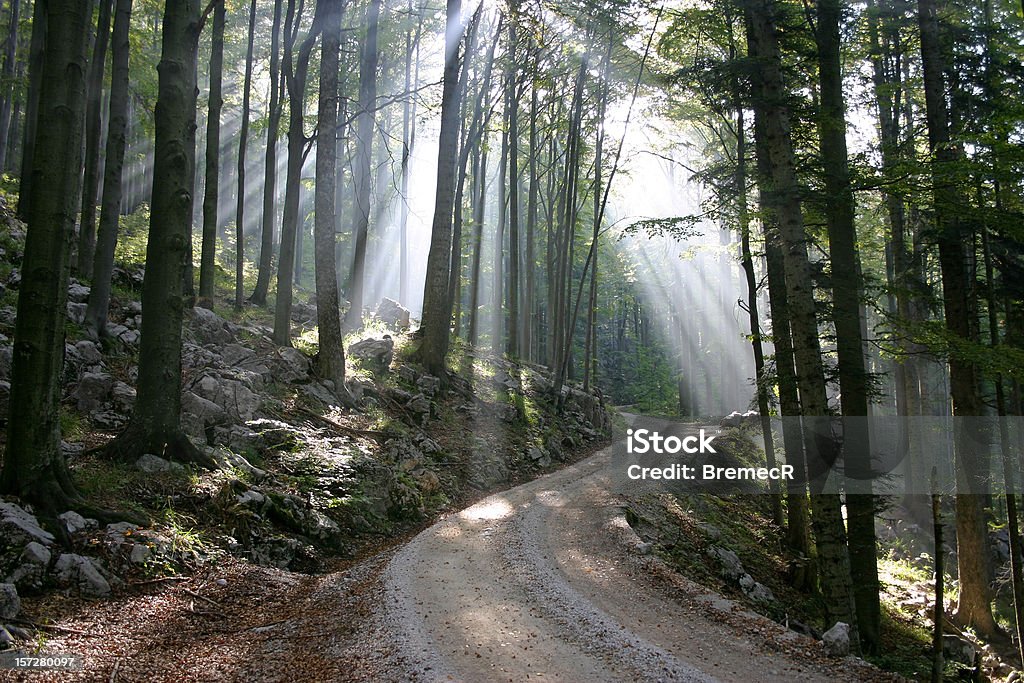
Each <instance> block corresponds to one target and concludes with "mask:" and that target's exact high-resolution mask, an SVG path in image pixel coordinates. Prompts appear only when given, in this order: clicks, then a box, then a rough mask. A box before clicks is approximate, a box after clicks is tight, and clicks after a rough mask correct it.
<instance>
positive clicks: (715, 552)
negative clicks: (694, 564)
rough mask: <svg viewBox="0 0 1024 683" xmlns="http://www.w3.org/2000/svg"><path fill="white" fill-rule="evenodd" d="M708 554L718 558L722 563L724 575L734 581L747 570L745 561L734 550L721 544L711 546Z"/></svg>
mask: <svg viewBox="0 0 1024 683" xmlns="http://www.w3.org/2000/svg"><path fill="white" fill-rule="evenodd" d="M708 555H710V556H711V557H713V558H715V559H717V560H718V561H719V563H720V564H721V570H720V571H721V573H722V576H724V577H726V578H727V579H732V580H733V581H739V580H740V578H741V577H743V576H744V575H745V574H746V573H747V572H746V571H745V570H744V569H743V563H742V562H740V558H739V556H738V555H736V553H734V552H733V551H731V550H729V549H727V548H722V547H719V546H711V548H709V549H708Z"/></svg>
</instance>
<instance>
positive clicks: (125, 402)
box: [110, 382, 135, 413]
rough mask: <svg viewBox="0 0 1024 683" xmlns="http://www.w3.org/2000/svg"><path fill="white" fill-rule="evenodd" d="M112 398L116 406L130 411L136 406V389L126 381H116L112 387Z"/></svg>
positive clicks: (127, 411)
mask: <svg viewBox="0 0 1024 683" xmlns="http://www.w3.org/2000/svg"><path fill="white" fill-rule="evenodd" d="M110 398H111V400H113V402H114V407H115V408H117V409H118V410H120V411H122V412H124V413H130V412H131V411H132V408H133V407H134V406H135V389H133V388H132V387H130V386H128V385H127V384H125V383H124V382H114V386H113V387H111V389H110Z"/></svg>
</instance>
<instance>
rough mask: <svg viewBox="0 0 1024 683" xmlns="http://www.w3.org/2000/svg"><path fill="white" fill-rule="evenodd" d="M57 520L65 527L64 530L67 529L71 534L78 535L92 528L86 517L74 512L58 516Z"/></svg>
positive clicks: (70, 511) (69, 511)
mask: <svg viewBox="0 0 1024 683" xmlns="http://www.w3.org/2000/svg"><path fill="white" fill-rule="evenodd" d="M57 519H59V520H60V523H61V524H63V525H64V528H65V529H67V531H68V533H69V534H75V533H78V532H79V531H82V530H84V529H88V528H89V526H90V524H89V521H90V520H87V519H86V518H85V517H83V516H82V515H80V514H78V513H77V512H75V511H74V510H68V511H67V512H62V513H61V514H59V515H57ZM93 524H95V520H93Z"/></svg>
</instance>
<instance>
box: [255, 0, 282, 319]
mask: <svg viewBox="0 0 1024 683" xmlns="http://www.w3.org/2000/svg"><path fill="white" fill-rule="evenodd" d="M283 3H284V0H274V23H273V27H272V28H271V30H270V103H269V105H268V111H267V118H268V123H267V150H266V158H265V162H266V163H265V164H264V172H263V220H262V221H261V223H262V228H261V233H262V234H261V236H260V263H259V269H258V272H257V275H256V287H255V288H254V289H253V293H252V295H251V296H250V297H249V301H251V302H252V303H254V304H256V305H257V306H266V305H267V294H268V293H269V291H270V276H271V272H272V271H273V268H274V262H273V259H274V215H275V213H276V211H275V206H274V204H275V202H274V198H275V197H276V196H277V139H278V135H279V134H280V128H281V108H282V104H281V99H282V98H281V66H280V64H281V13H282V12H281V10H282V5H283Z"/></svg>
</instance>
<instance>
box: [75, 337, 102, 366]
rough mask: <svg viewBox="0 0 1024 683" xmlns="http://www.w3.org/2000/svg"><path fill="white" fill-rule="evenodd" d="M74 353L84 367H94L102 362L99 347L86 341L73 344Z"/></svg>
mask: <svg viewBox="0 0 1024 683" xmlns="http://www.w3.org/2000/svg"><path fill="white" fill-rule="evenodd" d="M75 351H77V352H78V357H79V358H81V359H82V362H83V363H85V364H86V365H95V364H97V363H101V362H102V361H103V353H102V352H101V351H100V347H99V345H98V344H97V343H96V342H92V341H89V340H88V339H83V340H82V341H80V342H78V343H77V344H75Z"/></svg>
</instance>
